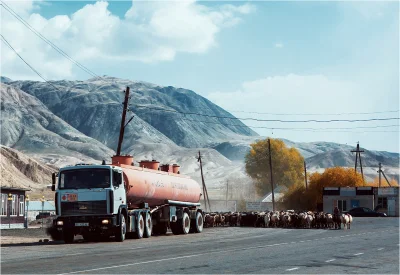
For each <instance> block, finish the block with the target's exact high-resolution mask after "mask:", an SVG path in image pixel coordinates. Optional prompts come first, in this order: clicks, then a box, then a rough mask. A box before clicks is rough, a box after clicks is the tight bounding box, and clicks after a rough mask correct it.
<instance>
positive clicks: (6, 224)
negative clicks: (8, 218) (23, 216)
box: [1, 223, 25, 229]
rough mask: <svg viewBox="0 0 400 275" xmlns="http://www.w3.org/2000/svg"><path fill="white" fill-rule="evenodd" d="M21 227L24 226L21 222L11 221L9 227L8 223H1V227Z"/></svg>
mask: <svg viewBox="0 0 400 275" xmlns="http://www.w3.org/2000/svg"><path fill="white" fill-rule="evenodd" d="M23 228H25V227H24V224H23V223H12V224H10V227H9V226H8V223H2V224H1V229H23Z"/></svg>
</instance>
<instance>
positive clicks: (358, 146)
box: [351, 142, 365, 183]
mask: <svg viewBox="0 0 400 275" xmlns="http://www.w3.org/2000/svg"><path fill="white" fill-rule="evenodd" d="M351 152H352V153H356V164H355V167H354V170H355V171H356V172H357V164H358V158H359V159H360V169H361V176H362V179H363V182H364V183H365V180H364V172H363V167H362V162H361V153H364V150H360V143H359V142H357V148H356V150H351Z"/></svg>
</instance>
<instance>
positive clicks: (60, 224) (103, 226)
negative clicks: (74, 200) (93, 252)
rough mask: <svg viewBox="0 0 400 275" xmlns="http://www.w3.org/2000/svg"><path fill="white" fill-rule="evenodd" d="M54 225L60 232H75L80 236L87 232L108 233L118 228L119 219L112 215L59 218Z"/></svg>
mask: <svg viewBox="0 0 400 275" xmlns="http://www.w3.org/2000/svg"><path fill="white" fill-rule="evenodd" d="M53 223H54V226H55V227H56V228H57V230H58V231H69V232H71V231H73V232H74V233H75V234H79V233H82V232H86V231H98V232H101V231H108V230H109V229H111V228H114V227H116V226H117V219H116V217H115V216H111V215H102V216H79V217H75V216H69V217H58V218H57V219H55V220H54V221H53Z"/></svg>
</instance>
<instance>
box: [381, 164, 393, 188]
mask: <svg viewBox="0 0 400 275" xmlns="http://www.w3.org/2000/svg"><path fill="white" fill-rule="evenodd" d="M378 173H379V187H381V173H382V175H383V177H384V178H385V180H386V182H387V184H388V185H389V186H390V187H392V185H390V182H389V181H388V179H387V177H386V175H385V173H384V172H383V170H382V163H379V170H378Z"/></svg>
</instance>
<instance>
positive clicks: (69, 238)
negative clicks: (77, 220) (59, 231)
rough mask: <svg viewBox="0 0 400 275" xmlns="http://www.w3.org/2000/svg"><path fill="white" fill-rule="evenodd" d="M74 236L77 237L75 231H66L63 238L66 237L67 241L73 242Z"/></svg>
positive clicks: (65, 240)
mask: <svg viewBox="0 0 400 275" xmlns="http://www.w3.org/2000/svg"><path fill="white" fill-rule="evenodd" d="M74 238H75V235H74V233H73V232H64V236H63V239H64V242H65V243H73V242H74Z"/></svg>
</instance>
